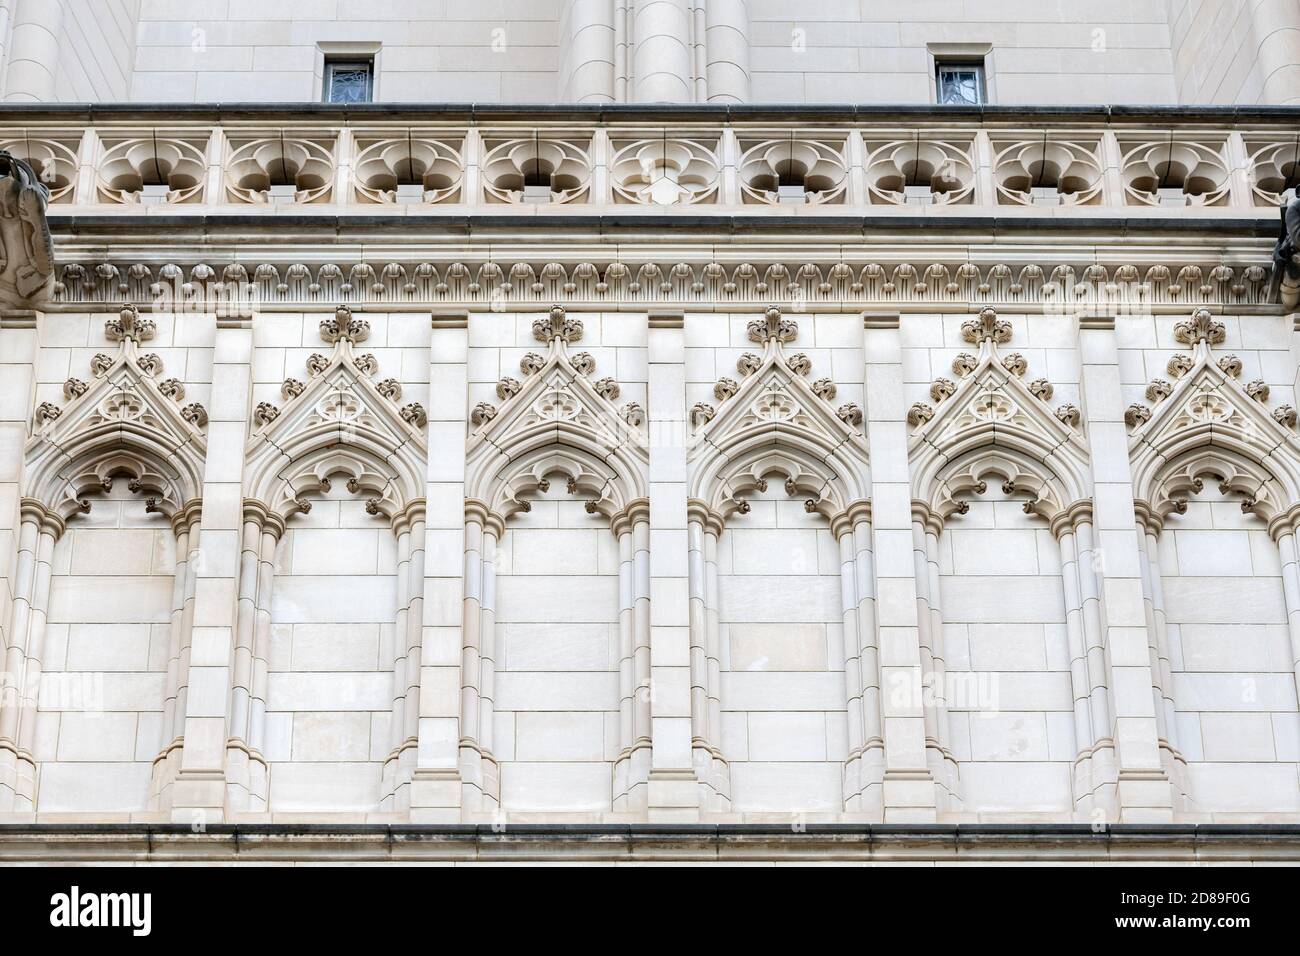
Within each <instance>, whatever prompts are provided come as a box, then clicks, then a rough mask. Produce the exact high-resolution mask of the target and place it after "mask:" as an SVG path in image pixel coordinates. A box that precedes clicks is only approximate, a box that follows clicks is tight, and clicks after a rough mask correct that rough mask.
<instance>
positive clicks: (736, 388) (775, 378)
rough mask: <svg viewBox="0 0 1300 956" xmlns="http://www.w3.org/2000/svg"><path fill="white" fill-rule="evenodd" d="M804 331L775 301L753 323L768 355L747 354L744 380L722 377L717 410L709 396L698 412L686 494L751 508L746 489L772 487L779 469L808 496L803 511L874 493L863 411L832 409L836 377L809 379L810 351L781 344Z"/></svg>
mask: <svg viewBox="0 0 1300 956" xmlns="http://www.w3.org/2000/svg"><path fill="white" fill-rule="evenodd" d="M798 331H799V327H798V324H797V323H796V322H795V321H794V320H793V319H790V318H786V317H783V316H782V315H781V312H780V310H778V309H776V308H771V309H768V310H767V312H766V313H765V314H764V315H763V317H762V318H760V319H755V320H753V321H752V322H750V323H749V329H748V332H749V338H750V341H752V342H756V343H759V344H761V345H762V346H763V354H762V355H761V356H759V355H754V354H753V353H745V354H744V355H743V356H741V358H740V360H739V362H737V366H736V367H737V370H738V372H739V373H740V374H741V375H743V376H744V380H743V381H742V382H740V383H739V384H737V383H736V382H734V381H732V380H731V379H725V378H724V379H722V380H721V381H719V382H718V384H717V386H715V388H714V394H715V395H716V396H717V397H718V398H719V399H720V400H722V402H723V405H722V408H721V410H720V411H718V412H717V413H716V414H714V411H713V408H712V407H711V406H706V405H697V406H696V408H695V409H694V411H693V418H694V419H695V420H696V421H697V422H698V423H699V424H698V427H697V430H696V432H695V434H694V435H693V436H692V441H691V446H690V449H689V451H688V454H687V460H688V463H689V465H690V469H691V472H690V478H689V492H688V494H689V496H690V497H691V498H693V499H697V500H700V501H703V502H705V503H707V505H708V506H709V507H710V508H711V509H712V510H713V511H714V512H716V513H717V514H719V515H721V516H723V517H724V518H725V517H727V516H729V515H731V514H735V513H740V514H744V513H746V512H747V511H748V510H749V504H748V502H747V500H746V499H747V496H748V495H750V494H753V493H754V492H755V491H759V492H761V491H764V490H766V489H767V487H768V483H769V480H770V479H772V478H773V477H775V478H777V479H779V480H780V481H781V482H782V483H783V485H784V487H785V490H786V493H787V494H789V495H791V496H802V497H804V508H805V509H806V510H807V511H809V512H817V513H820V514H823V515H825V516H826V517H834V516H835V515H837V514H840V513H842V512H843V511H844V510H845V509H846V508H848V507H849V506H850V505H851V504H853V503H854V502H857V501H861V500H864V499H866V498H867V497H868V494H869V488H870V479H869V469H868V464H867V443H866V439H865V437H864V436H863V434H862V429H861V425H862V411H861V409H859V408H858V407H857V406H856V405H853V404H846V405H841V406H840V407H839V408H838V409H836V408H834V407H833V406H832V405H831V404H830V403H831V400H832V399H833V398H834V397H835V385H834V383H832V382H831V381H830V379H819V380H817V381H815V382H813V383H809V382H808V380H807V377H808V375H809V373H810V372H811V368H812V364H811V362H810V361H809V360H808V357H807V356H806V355H803V354H802V353H795V354H787V352H786V350H785V345H786V343H788V342H792V341H794V339H795V338H796V337H797V335H798Z"/></svg>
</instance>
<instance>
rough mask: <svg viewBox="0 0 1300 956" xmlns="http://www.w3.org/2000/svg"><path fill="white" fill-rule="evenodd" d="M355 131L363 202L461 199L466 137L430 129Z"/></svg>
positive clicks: (355, 165)
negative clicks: (444, 133) (447, 134)
mask: <svg viewBox="0 0 1300 956" xmlns="http://www.w3.org/2000/svg"><path fill="white" fill-rule="evenodd" d="M354 135H355V141H356V148H357V154H356V158H355V159H354V160H353V163H352V167H353V170H354V174H353V175H354V180H355V184H356V187H355V188H356V195H357V198H358V199H359V200H361V201H362V202H370V203H384V204H393V203H396V204H399V205H400V204H406V203H447V202H460V201H463V197H462V193H461V184H462V180H463V174H462V169H463V162H464V161H463V158H462V155H461V154H462V150H463V148H464V137H463V136H457V137H448V136H445V135H440V134H436V133H435V132H433V131H430V130H406V131H403V132H402V133H401V134H397V135H394V134H392V133H368V132H364V131H358V132H357V133H355V134H354Z"/></svg>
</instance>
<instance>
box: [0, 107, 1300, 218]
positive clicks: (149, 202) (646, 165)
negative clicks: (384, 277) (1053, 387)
mask: <svg viewBox="0 0 1300 956" xmlns="http://www.w3.org/2000/svg"><path fill="white" fill-rule="evenodd" d="M1298 117H1300V111H1298V110H1291V109H1286V108H1272V109H1270V108H1261V109H1254V110H1238V109H1212V108H1200V109H1198V108H1191V109H1188V108H1179V109H1176V110H1174V109H1158V108H1133V109H1120V108H1079V109H1066V108H1062V109H1044V110H1033V109H1018V108H1011V107H1008V108H1001V109H999V108H989V107H986V108H983V109H963V108H950V107H944V108H939V107H931V108H927V107H916V108H854V107H842V108H836V107H824V108H793V107H792V108H782V109H777V108H763V107H755V108H741V107H731V108H706V107H682V108H672V107H661V108H656V107H629V108H624V109H618V108H610V107H594V108H587V109H584V108H581V107H558V108H548V107H532V108H526V107H507V106H498V107H466V106H446V107H439V106H430V107H405V106H383V105H373V106H370V107H366V108H357V107H351V108H348V109H342V108H334V107H330V106H282V107H279V106H185V105H169V104H162V105H156V106H148V107H146V106H120V107H86V106H70V107H60V108H54V107H45V106H39V107H31V108H27V107H17V108H14V107H6V109H5V110H4V111H3V112H2V113H0V148H3V149H6V150H8V151H10V152H11V153H12V154H13V155H15V156H17V157H19V158H22V159H25V160H27V161H28V162H30V163H31V165H32V166H33V168H34V169H36V170H37V171H38V173H39V175H40V177H41V179H42V180H43V181H44V182H45V183H46V185H47V186H48V187H49V189H50V209H51V214H52V215H54V216H58V215H60V214H68V213H71V212H72V211H73V210H76V211H77V212H79V213H84V212H86V211H89V210H93V211H95V212H99V213H103V212H109V211H122V212H142V213H156V212H158V211H162V210H165V211H167V212H169V213H178V214H184V213H187V212H196V213H197V212H199V211H203V212H204V213H208V214H211V213H212V212H214V211H218V210H219V211H223V212H224V211H230V212H236V211H237V212H238V213H240V214H247V213H249V212H255V211H265V212H270V213H274V212H277V211H281V212H282V211H285V209H286V207H288V208H291V209H293V210H294V211H295V212H301V213H312V212H317V211H324V208H325V207H328V208H329V209H330V210H331V211H332V212H336V213H337V212H339V211H340V210H342V209H343V208H347V209H349V210H351V211H355V212H358V213H360V212H364V213H370V214H374V213H378V212H383V211H385V210H388V211H391V212H393V213H398V214H402V213H410V212H420V211H425V212H429V211H437V212H443V211H453V210H455V211H460V212H465V211H467V210H469V209H473V211H474V213H475V214H476V215H490V214H492V213H506V212H508V213H514V214H518V213H519V212H521V211H528V212H541V211H545V212H547V213H566V214H568V213H577V214H581V213H582V212H584V211H585V212H587V213H591V212H592V211H594V209H602V210H609V211H613V210H617V211H619V212H629V213H630V212H635V211H637V210H645V211H651V212H664V211H665V210H668V209H674V210H680V211H681V212H683V213H689V214H693V215H707V214H708V213H709V212H710V211H719V210H721V209H725V210H726V211H727V214H729V215H736V214H746V213H753V214H759V213H764V212H766V213H768V214H769V215H770V214H771V213H772V212H774V211H776V212H779V213H780V214H801V215H807V214H839V215H845V214H849V213H852V212H858V211H862V210H866V209H870V211H871V214H872V215H880V214H883V215H889V214H891V213H897V214H902V215H908V214H925V215H933V214H943V213H956V214H962V213H965V214H969V213H970V212H971V210H972V209H975V208H982V209H994V208H995V209H997V214H998V215H999V216H1013V217H1014V216H1016V215H1030V216H1060V215H1062V214H1064V212H1065V207H1069V208H1070V213H1071V214H1072V215H1077V214H1081V215H1085V216H1086V215H1111V216H1113V215H1115V214H1116V210H1120V209H1122V210H1123V215H1124V216H1126V217H1142V216H1155V217H1170V218H1174V217H1185V216H1187V214H1188V212H1189V210H1194V211H1195V214H1196V215H1198V216H1204V217H1208V218H1213V217H1215V216H1230V215H1234V216H1238V217H1240V216H1241V215H1243V214H1249V215H1252V216H1254V215H1258V216H1267V215H1276V212H1275V210H1276V207H1277V206H1278V205H1279V204H1280V203H1282V202H1284V201H1286V200H1287V199H1288V198H1293V197H1294V196H1295V191H1296V185H1297V183H1298V182H1300V138H1298V136H1297V133H1296V128H1297V118H1298ZM918 207H928V208H918Z"/></svg>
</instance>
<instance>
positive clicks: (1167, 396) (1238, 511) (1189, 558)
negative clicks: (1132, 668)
mask: <svg viewBox="0 0 1300 956" xmlns="http://www.w3.org/2000/svg"><path fill="white" fill-rule="evenodd" d="M1174 337H1175V339H1176V341H1177V342H1178V343H1179V344H1181V345H1185V346H1190V347H1191V350H1192V354H1191V355H1188V354H1186V353H1183V352H1179V353H1176V354H1174V355H1173V356H1172V357H1171V358H1170V360H1169V363H1168V373H1169V375H1170V377H1171V378H1172V379H1174V382H1173V383H1172V384H1171V383H1170V382H1169V381H1167V380H1163V379H1156V380H1154V381H1152V382H1151V384H1150V385H1149V386H1148V388H1147V398H1148V400H1149V401H1152V402H1154V403H1155V407H1154V409H1151V408H1148V407H1146V406H1143V405H1133V406H1131V407H1130V409H1129V412H1128V416H1127V418H1128V422H1129V425H1130V427H1131V428H1132V429H1133V433H1132V435H1131V437H1130V442H1129V453H1130V457H1131V460H1132V468H1133V492H1134V501H1135V505H1136V510H1137V515H1136V518H1137V530H1138V535H1139V540H1140V543H1141V545H1142V548H1141V558H1142V561H1143V568H1142V571H1143V585H1144V599H1145V605H1146V617H1147V631H1148V634H1150V635H1151V639H1150V652H1151V661H1152V672H1153V674H1155V675H1156V682H1155V686H1154V687H1153V695H1154V698H1155V705H1156V716H1157V722H1158V728H1159V734H1160V746H1161V754H1162V757H1163V759H1164V762H1165V764H1166V767H1167V769H1169V771H1170V775H1171V779H1172V780H1173V781H1174V783H1175V785H1176V787H1177V791H1176V792H1177V794H1178V796H1179V801H1180V802H1179V804H1178V806H1177V809H1178V810H1179V811H1180V813H1181V814H1183V815H1184V816H1185V817H1187V818H1188V819H1213V820H1222V819H1230V818H1231V817H1230V816H1228V815H1231V814H1241V815H1251V816H1250V818H1251V819H1254V818H1255V815H1258V814H1260V813H1263V812H1264V811H1273V812H1276V811H1278V810H1279V809H1283V810H1284V811H1285V812H1286V813H1287V814H1289V815H1288V817H1287V818H1288V819H1292V818H1294V814H1295V812H1296V811H1300V791H1297V789H1296V786H1295V774H1296V763H1295V762H1286V761H1288V760H1291V761H1294V760H1295V754H1294V746H1295V745H1294V743H1293V740H1294V727H1295V726H1296V722H1297V720H1300V717H1297V709H1298V706H1297V695H1296V685H1297V680H1298V679H1300V572H1298V568H1300V565H1298V563H1297V560H1298V556H1297V545H1296V529H1297V523H1298V522H1300V440H1298V439H1297V437H1296V433H1295V411H1294V409H1292V408H1291V407H1290V406H1285V405H1284V406H1281V407H1278V408H1275V409H1272V410H1271V411H1270V410H1269V408H1268V406H1267V402H1268V397H1269V394H1268V393H1269V389H1268V386H1267V384H1265V383H1264V382H1263V381H1260V380H1256V381H1252V382H1248V383H1246V384H1244V385H1243V384H1242V383H1241V382H1240V381H1239V377H1240V375H1241V372H1242V362H1241V361H1240V359H1238V358H1237V357H1236V356H1235V355H1230V354H1227V353H1220V352H1217V351H1216V349H1215V348H1214V346H1216V345H1220V344H1222V343H1223V342H1224V341H1225V339H1226V330H1225V327H1224V325H1223V323H1221V322H1219V321H1217V320H1215V319H1214V318H1213V316H1212V315H1211V314H1210V312H1209V311H1207V310H1204V309H1200V310H1197V311H1196V312H1195V313H1193V315H1192V316H1191V317H1190V318H1189V319H1187V320H1184V321H1181V322H1179V323H1177V324H1176V325H1175V326H1174ZM1288 753H1290V754H1291V757H1289V758H1288V756H1287V754H1288ZM1238 818H1239V819H1241V818H1245V817H1244V816H1242V817H1238Z"/></svg>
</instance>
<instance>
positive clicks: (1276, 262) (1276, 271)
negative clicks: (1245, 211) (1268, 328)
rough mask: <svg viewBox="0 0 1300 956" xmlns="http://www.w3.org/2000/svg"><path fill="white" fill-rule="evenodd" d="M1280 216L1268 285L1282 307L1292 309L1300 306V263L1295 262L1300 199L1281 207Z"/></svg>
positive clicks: (1298, 248) (1299, 233)
mask: <svg viewBox="0 0 1300 956" xmlns="http://www.w3.org/2000/svg"><path fill="white" fill-rule="evenodd" d="M1281 214H1282V223H1281V226H1280V227H1279V228H1278V235H1277V244H1276V245H1275V246H1273V276H1272V279H1271V280H1270V282H1269V285H1270V291H1272V292H1275V293H1276V294H1277V295H1278V297H1279V300H1280V301H1281V303H1282V305H1283V307H1285V308H1287V309H1294V308H1296V306H1298V305H1300V262H1297V261H1296V254H1297V253H1300V198H1296V199H1292V200H1291V201H1290V202H1289V203H1287V204H1286V205H1285V206H1282V207H1281Z"/></svg>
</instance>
